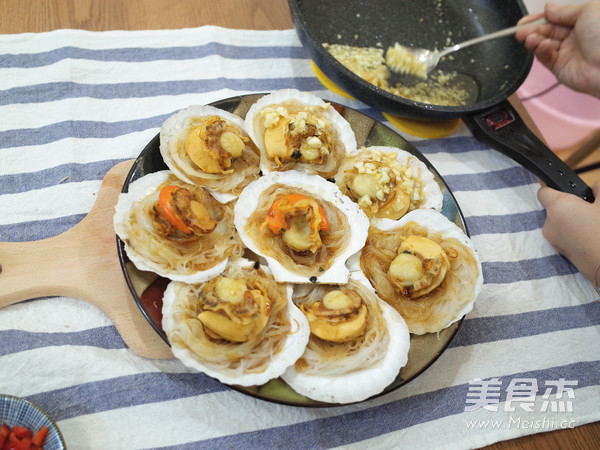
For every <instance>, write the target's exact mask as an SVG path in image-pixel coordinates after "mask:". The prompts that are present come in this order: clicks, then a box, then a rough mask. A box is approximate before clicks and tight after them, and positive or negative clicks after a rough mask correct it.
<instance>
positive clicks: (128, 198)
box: [113, 170, 227, 283]
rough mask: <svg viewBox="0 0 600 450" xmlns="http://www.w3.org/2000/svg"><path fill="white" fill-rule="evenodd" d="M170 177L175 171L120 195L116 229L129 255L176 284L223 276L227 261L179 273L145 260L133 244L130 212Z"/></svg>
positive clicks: (137, 182) (141, 267)
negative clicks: (129, 219)
mask: <svg viewBox="0 0 600 450" xmlns="http://www.w3.org/2000/svg"><path fill="white" fill-rule="evenodd" d="M170 174H171V172H170V171H168V170H162V171H159V172H154V173H150V174H148V175H145V176H143V177H141V178H138V179H137V180H135V181H134V182H133V183H131V184H130V185H129V190H128V192H127V193H121V194H119V198H118V200H117V205H116V206H115V215H114V216H113V225H114V229H115V232H116V233H117V235H118V236H119V238H120V239H121V240H122V241H123V243H124V247H125V252H126V253H127V256H128V257H129V259H130V260H131V262H133V264H134V265H135V266H136V267H137V268H138V269H139V270H143V271H150V272H154V273H156V274H158V275H160V276H162V277H165V278H169V279H171V280H175V281H183V282H187V283H200V282H203V281H206V280H208V279H210V278H213V277H215V276H217V275H219V274H220V273H221V272H222V271H223V270H224V269H225V267H226V265H227V258H225V259H224V260H222V261H219V262H217V263H215V265H214V266H213V267H211V268H209V269H207V270H203V271H197V272H189V273H179V272H176V271H170V270H167V269H166V268H165V267H163V266H161V265H159V264H157V263H155V262H154V261H150V260H148V259H146V258H144V257H143V256H142V255H141V254H140V253H139V252H138V251H137V250H136V249H135V248H133V247H132V246H131V245H130V244H129V230H130V228H129V225H128V217H129V214H130V212H131V211H132V209H133V208H134V206H135V204H136V203H137V202H138V201H139V200H141V199H143V198H145V197H146V196H148V195H152V194H153V193H155V192H156V190H157V188H158V186H160V185H161V184H162V183H164V182H165V181H166V180H167V179H168V177H169V175H170Z"/></svg>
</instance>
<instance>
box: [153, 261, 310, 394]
mask: <svg viewBox="0 0 600 450" xmlns="http://www.w3.org/2000/svg"><path fill="white" fill-rule="evenodd" d="M291 294H292V290H291V287H290V286H286V285H284V284H281V283H277V282H276V281H275V280H274V279H273V277H272V276H271V274H270V272H269V270H268V268H267V267H264V266H257V265H256V264H255V263H254V262H252V261H249V260H246V259H243V258H239V259H235V260H230V262H229V264H228V265H227V268H226V269H225V270H224V272H223V273H222V274H221V275H219V276H217V277H215V278H213V279H211V280H209V281H207V282H204V283H196V284H188V283H181V282H171V283H170V284H169V286H168V287H167V290H166V291H165V294H164V297H163V310H162V313H163V320H162V326H163V329H164V331H165V333H166V334H167V338H168V339H169V343H170V344H171V347H172V350H173V354H174V355H175V356H176V357H177V358H178V359H180V360H181V361H182V362H183V363H184V364H185V365H187V366H188V367H191V368H194V369H196V370H199V371H201V372H203V373H206V374H207V375H209V376H211V377H214V378H216V379H218V380H219V381H221V382H222V383H226V384H232V385H239V386H255V385H262V384H264V383H266V382H267V381H269V380H271V379H273V378H277V377H278V376H280V375H281V374H282V373H283V372H284V371H285V370H286V368H287V367H289V366H290V365H291V364H293V363H294V362H295V361H296V360H297V359H298V358H299V357H300V356H301V355H302V353H303V352H304V348H305V347H306V343H307V341H308V337H309V334H310V328H309V326H308V322H307V320H306V318H305V317H304V315H303V314H302V313H301V312H300V310H299V309H298V308H297V307H296V306H294V304H293V303H292V301H291Z"/></svg>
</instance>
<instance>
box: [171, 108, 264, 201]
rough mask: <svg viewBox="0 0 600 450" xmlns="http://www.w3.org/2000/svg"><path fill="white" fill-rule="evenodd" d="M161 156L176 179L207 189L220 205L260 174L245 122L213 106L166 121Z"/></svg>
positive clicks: (187, 111) (185, 111)
mask: <svg viewBox="0 0 600 450" xmlns="http://www.w3.org/2000/svg"><path fill="white" fill-rule="evenodd" d="M160 153H161V155H162V157H163V159H164V161H165V163H166V164H167V166H168V167H169V169H171V171H172V172H173V173H174V174H175V175H177V177H178V178H180V179H182V180H184V181H186V182H188V183H190V184H198V185H201V186H204V187H206V188H207V189H209V190H210V191H211V193H213V195H214V196H215V198H217V199H218V200H219V201H221V202H222V203H227V202H229V201H231V200H233V199H235V198H236V196H237V195H239V193H240V192H241V191H242V189H243V188H244V187H245V186H247V185H248V183H250V182H251V181H253V180H255V179H257V178H258V176H259V172H260V168H259V161H260V153H259V151H258V148H257V147H256V145H255V144H254V143H253V142H252V140H251V139H250V137H249V136H248V134H247V133H246V131H245V124H244V120H242V119H241V118H240V117H238V116H236V115H234V114H231V113H229V112H227V111H223V110H221V109H218V108H215V107H213V106H190V107H188V108H186V109H183V110H181V111H179V112H178V113H176V114H174V115H172V116H171V117H169V118H168V119H167V120H165V122H164V123H163V125H162V127H161V129H160Z"/></svg>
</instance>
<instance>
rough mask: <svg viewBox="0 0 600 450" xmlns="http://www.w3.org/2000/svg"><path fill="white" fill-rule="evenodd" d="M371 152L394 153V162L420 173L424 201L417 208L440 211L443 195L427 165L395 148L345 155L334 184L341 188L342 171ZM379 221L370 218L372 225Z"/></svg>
mask: <svg viewBox="0 0 600 450" xmlns="http://www.w3.org/2000/svg"><path fill="white" fill-rule="evenodd" d="M372 152H381V153H395V154H396V155H397V156H396V160H397V161H398V162H399V163H400V164H402V165H406V164H407V163H408V167H410V168H411V169H413V170H414V171H415V172H416V171H418V172H419V173H420V177H419V178H420V179H421V181H422V183H423V184H424V186H423V193H424V195H425V201H424V202H423V203H421V204H420V205H419V208H423V209H434V210H436V211H441V210H442V205H443V202H444V195H443V194H442V191H441V189H440V186H439V185H438V183H437V182H436V180H435V177H434V175H433V173H432V172H431V171H430V170H429V168H428V167H427V165H426V164H425V163H424V162H423V161H421V160H420V159H419V158H417V157H416V156H415V155H413V154H412V153H410V152H407V151H406V150H402V149H399V148H397V147H387V146H371V147H366V148H362V149H360V150H359V151H358V153H357V154H354V155H347V156H346V160H345V161H344V163H343V164H342V166H341V167H340V169H339V170H338V173H337V175H336V176H335V180H336V184H337V185H338V186H341V185H342V186H343V184H344V183H345V178H344V171H345V170H348V169H351V168H352V167H353V165H354V164H355V163H356V162H359V161H364V160H365V159H368V158H369V157H370V155H371V153H372ZM379 220H381V219H379V218H371V221H372V222H373V223H377V222H378V221H379Z"/></svg>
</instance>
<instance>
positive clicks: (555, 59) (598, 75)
mask: <svg viewBox="0 0 600 450" xmlns="http://www.w3.org/2000/svg"><path fill="white" fill-rule="evenodd" d="M542 17H545V18H546V20H547V21H548V23H547V24H545V25H532V26H530V27H525V28H524V29H522V30H519V31H518V32H517V33H516V38H517V40H519V41H520V42H523V43H524V44H525V47H526V48H527V50H529V51H530V52H532V53H534V54H535V56H536V57H537V58H538V60H539V61H540V62H541V63H542V64H544V65H545V66H546V67H548V68H549V69H550V70H551V71H552V73H554V75H555V76H556V77H557V78H558V81H560V82H561V83H563V84H565V85H566V86H569V87H570V88H572V89H574V90H576V91H580V92H584V93H586V94H591V95H594V96H596V97H600V26H599V24H600V1H593V2H589V3H585V4H577V5H566V6H558V5H555V4H553V3H548V4H546V6H545V8H544V13H541V14H534V15H529V16H525V17H523V18H522V19H521V20H520V21H519V24H523V23H527V22H531V21H533V20H536V19H539V18H542Z"/></svg>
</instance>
